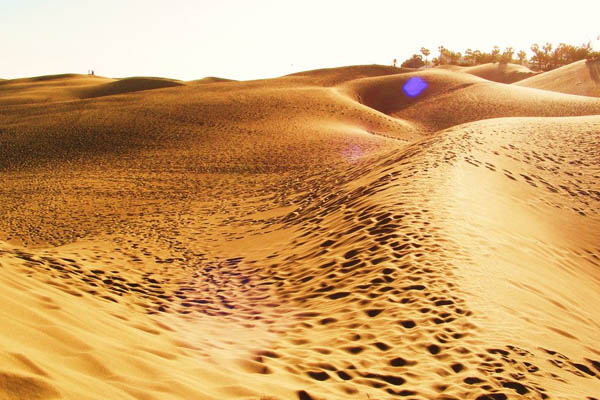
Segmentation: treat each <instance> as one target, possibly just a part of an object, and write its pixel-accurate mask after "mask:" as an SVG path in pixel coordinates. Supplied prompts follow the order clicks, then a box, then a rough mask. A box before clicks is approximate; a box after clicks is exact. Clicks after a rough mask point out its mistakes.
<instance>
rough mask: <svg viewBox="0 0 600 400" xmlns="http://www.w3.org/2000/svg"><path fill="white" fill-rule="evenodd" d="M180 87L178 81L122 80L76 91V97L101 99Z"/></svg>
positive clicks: (151, 79)
mask: <svg viewBox="0 0 600 400" xmlns="http://www.w3.org/2000/svg"><path fill="white" fill-rule="evenodd" d="M182 85H183V83H182V82H180V81H176V80H173V79H165V78H148V77H135V78H124V79H119V80H115V81H113V82H108V83H104V84H101V85H97V86H94V87H88V88H82V89H80V90H78V95H79V97H80V98H89V97H101V96H111V95H115V94H123V93H130V92H139V91H141V90H152V89H162V88H166V87H173V86H182Z"/></svg>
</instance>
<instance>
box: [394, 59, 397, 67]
mask: <svg viewBox="0 0 600 400" xmlns="http://www.w3.org/2000/svg"><path fill="white" fill-rule="evenodd" d="M397 62H398V60H396V59H395V58H394V67H395V66H396V63H397Z"/></svg>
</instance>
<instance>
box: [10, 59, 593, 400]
mask: <svg viewBox="0 0 600 400" xmlns="http://www.w3.org/2000/svg"><path fill="white" fill-rule="evenodd" d="M386 70H387V67H381V69H378V68H373V69H372V70H369V71H371V72H370V73H373V75H372V76H371V75H369V76H370V77H367V78H364V77H362V74H363V73H364V71H363V67H356V68H353V67H349V68H342V69H340V70H339V76H336V73H335V70H328V71H325V72H323V73H322V72H314V71H312V72H309V73H307V74H306V75H304V76H286V77H281V78H277V79H272V80H262V81H254V82H228V83H226V84H222V83H211V84H205V85H176V86H172V87H166V88H158V89H156V90H144V91H136V92H129V93H119V94H117V95H106V96H102V97H93V98H86V99H81V100H76V99H72V100H69V101H62V100H56V101H53V102H51V103H46V104H39V103H37V101H38V100H37V98H35V99H33V100H32V101H31V102H28V101H29V100H28V99H29V98H30V96H31V93H32V90H33V89H31V88H30V87H29V86H27V87H25V88H23V92H22V96H23V99H22V103H19V102H18V99H19V96H18V91H14V92H13V94H12V95H11V96H13V97H12V101H13V103H11V105H3V106H0V155H1V156H2V157H1V158H0V180H1V182H2V184H1V185H0V199H1V202H2V204H3V208H2V211H1V214H0V215H1V217H2V218H0V288H2V290H1V291H0V398H6V399H22V398H28V399H29V398H31V399H53V398H66V399H105V398H119V399H121V398H122V399H209V400H210V399H214V400H217V399H247V400H259V399H260V400H265V399H270V400H272V399H299V400H307V399H348V398H357V399H369V398H371V399H393V398H407V399H436V400H442V399H444V400H458V399H460V400H462V399H473V400H489V399H494V400H497V399H501V400H502V399H513V398H515V399H518V398H524V399H594V398H597V393H599V392H600V347H598V340H597V332H598V329H599V328H600V319H599V315H598V311H597V310H598V309H599V307H600V304H599V300H598V296H597V293H598V290H600V275H599V273H598V271H599V267H600V247H599V246H598V243H599V239H600V218H599V217H598V215H600V186H599V184H598V182H600V169H599V168H598V160H599V157H600V154H599V153H598V146H597V145H596V144H597V143H598V140H600V116H598V115H591V114H600V111H599V110H600V108H599V106H598V100H597V99H593V98H585V97H581V96H569V95H564V94H558V93H552V92H548V91H542V90H536V89H529V88H520V87H516V86H508V85H503V84H500V83H494V82H488V81H485V80H483V79H481V78H478V77H474V76H472V75H468V74H464V73H460V72H453V71H422V72H401V73H396V74H390V75H386V74H383V73H380V72H381V71H386ZM357 71H358V73H357ZM360 71H362V72H360ZM376 74H380V75H381V76H377V75H376ZM416 76H419V77H421V78H423V79H425V80H426V81H427V82H428V84H429V86H428V88H427V89H426V90H425V91H424V92H423V93H422V94H421V95H420V96H417V97H416V98H407V97H406V96H404V97H403V94H402V93H403V92H402V87H403V85H404V83H405V82H406V81H407V80H408V79H410V78H411V77H416ZM65 79H66V78H65ZM69 79H72V78H69ZM114 82H119V81H114ZM336 82H337V83H336ZM111 83H113V82H103V83H102V85H107V84H111ZM32 84H33V83H32V82H28V83H27V85H32ZM66 86H74V85H73V84H67V85H66ZM0 87H1V86H0ZM81 87H83V86H81ZM76 88H79V86H76ZM44 90H46V89H44ZM61 90H63V89H60V88H56V91H57V92H60V91H61ZM70 90H74V88H73V87H71V89H70ZM48 94H49V95H51V94H52V90H50V89H48ZM58 97H59V96H58ZM58 97H57V98H58ZM48 98H50V97H48ZM436 110H437V111H436ZM588 114H589V115H588ZM525 116H528V117H525Z"/></svg>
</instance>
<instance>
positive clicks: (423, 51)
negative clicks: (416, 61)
mask: <svg viewBox="0 0 600 400" xmlns="http://www.w3.org/2000/svg"><path fill="white" fill-rule="evenodd" d="M421 54H423V55H424V56H425V65H427V57H428V56H429V54H431V53H430V52H429V49H426V48H425V47H421Z"/></svg>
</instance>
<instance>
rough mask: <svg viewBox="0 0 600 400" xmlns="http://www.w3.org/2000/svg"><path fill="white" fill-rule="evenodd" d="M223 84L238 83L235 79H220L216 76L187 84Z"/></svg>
mask: <svg viewBox="0 0 600 400" xmlns="http://www.w3.org/2000/svg"><path fill="white" fill-rule="evenodd" d="M222 82H236V81H235V80H233V79H225V78H218V77H215V76H207V77H206V78H202V79H196V80H194V81H189V82H187V83H191V84H205V83H222Z"/></svg>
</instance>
